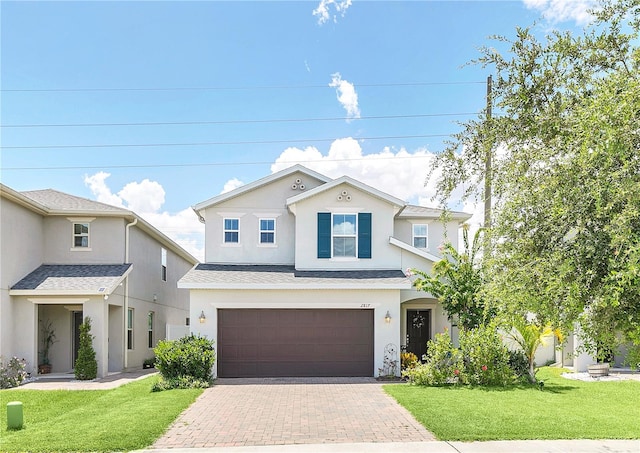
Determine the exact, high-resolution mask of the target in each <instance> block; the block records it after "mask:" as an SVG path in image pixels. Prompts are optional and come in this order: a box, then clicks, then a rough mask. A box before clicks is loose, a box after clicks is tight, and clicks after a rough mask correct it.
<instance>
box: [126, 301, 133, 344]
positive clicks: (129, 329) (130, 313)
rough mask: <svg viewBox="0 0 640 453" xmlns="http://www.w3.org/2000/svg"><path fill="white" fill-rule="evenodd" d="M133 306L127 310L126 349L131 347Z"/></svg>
mask: <svg viewBox="0 0 640 453" xmlns="http://www.w3.org/2000/svg"><path fill="white" fill-rule="evenodd" d="M133 325H134V319H133V308H129V309H128V310H127V349H133Z"/></svg>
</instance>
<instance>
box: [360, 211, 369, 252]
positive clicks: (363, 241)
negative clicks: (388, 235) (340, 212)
mask: <svg viewBox="0 0 640 453" xmlns="http://www.w3.org/2000/svg"><path fill="white" fill-rule="evenodd" d="M358 258H371V213H370V212H361V213H360V214H358Z"/></svg>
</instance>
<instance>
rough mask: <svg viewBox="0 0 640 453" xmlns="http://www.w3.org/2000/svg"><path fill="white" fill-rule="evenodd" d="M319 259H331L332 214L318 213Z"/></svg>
mask: <svg viewBox="0 0 640 453" xmlns="http://www.w3.org/2000/svg"><path fill="white" fill-rule="evenodd" d="M318 258H331V213H330V212H319V213H318Z"/></svg>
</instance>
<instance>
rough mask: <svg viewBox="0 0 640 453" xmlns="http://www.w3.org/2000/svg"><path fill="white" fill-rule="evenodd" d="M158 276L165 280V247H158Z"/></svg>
mask: <svg viewBox="0 0 640 453" xmlns="http://www.w3.org/2000/svg"><path fill="white" fill-rule="evenodd" d="M160 266H161V269H160V278H162V281H163V282H166V281H167V250H166V249H165V248H161V249H160Z"/></svg>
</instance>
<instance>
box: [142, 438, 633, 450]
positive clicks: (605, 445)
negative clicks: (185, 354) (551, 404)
mask: <svg viewBox="0 0 640 453" xmlns="http://www.w3.org/2000/svg"><path fill="white" fill-rule="evenodd" d="M222 452H228V453H639V452H640V440H515V441H492V442H440V441H432V442H394V443H332V444H298V445H270V446H263V447H258V446H251V447H250V446H244V447H214V448H172V449H148V450H138V451H137V452H133V453H222Z"/></svg>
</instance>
